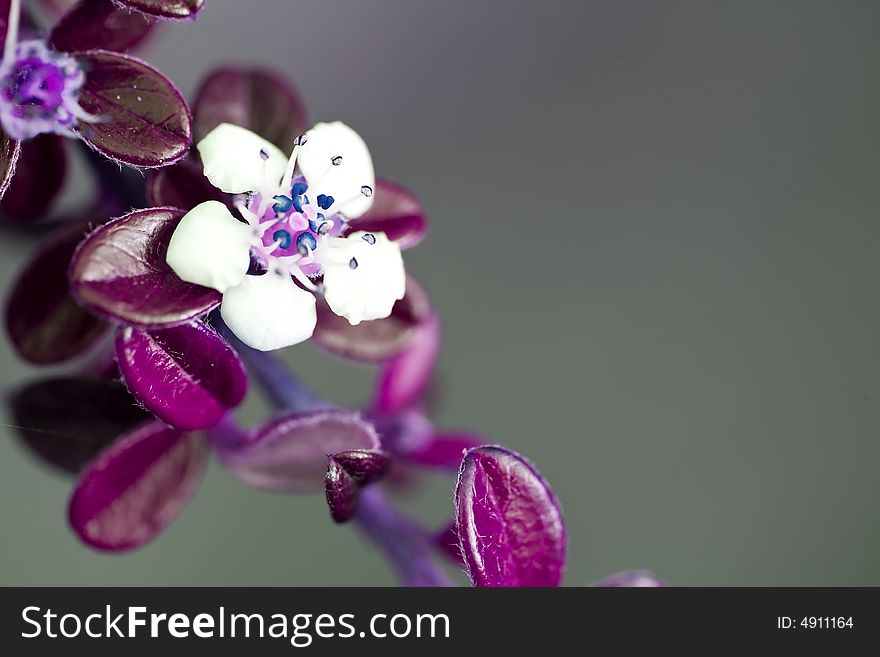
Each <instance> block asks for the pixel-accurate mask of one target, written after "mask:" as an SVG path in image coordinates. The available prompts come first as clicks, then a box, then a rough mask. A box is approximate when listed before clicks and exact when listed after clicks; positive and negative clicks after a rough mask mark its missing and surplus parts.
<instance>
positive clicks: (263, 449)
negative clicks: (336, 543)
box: [218, 411, 379, 493]
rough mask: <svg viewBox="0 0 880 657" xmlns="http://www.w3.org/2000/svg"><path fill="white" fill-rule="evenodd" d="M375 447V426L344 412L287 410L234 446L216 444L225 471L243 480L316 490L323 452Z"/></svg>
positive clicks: (268, 487) (321, 474)
mask: <svg viewBox="0 0 880 657" xmlns="http://www.w3.org/2000/svg"><path fill="white" fill-rule="evenodd" d="M378 448H379V438H378V436H377V435H376V431H375V429H373V426H372V425H371V424H370V423H368V422H365V421H364V420H362V419H361V418H360V417H359V416H358V415H356V414H353V413H346V412H343V411H315V412H311V413H288V414H284V415H282V416H280V417H277V418H275V419H274V420H272V421H271V422H269V423H268V424H266V425H265V426H264V427H262V428H260V429H258V430H257V431H256V432H254V434H253V435H252V436H251V440H250V441H249V443H248V444H246V445H244V446H241V447H237V448H223V447H218V454H219V456H220V458H221V460H222V461H223V463H224V464H225V465H226V467H228V468H229V470H230V471H231V472H232V473H233V474H234V475H235V476H236V477H238V478H239V479H240V480H241V481H243V482H244V483H246V484H248V485H250V486H254V487H256V488H261V489H264V490H270V491H281V492H292V493H310V492H317V491H320V490H321V489H322V487H323V485H324V475H325V473H326V471H327V455H328V454H337V453H339V452H345V451H349V450H357V449H367V450H376V449H378Z"/></svg>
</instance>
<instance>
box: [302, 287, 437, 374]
mask: <svg viewBox="0 0 880 657" xmlns="http://www.w3.org/2000/svg"><path fill="white" fill-rule="evenodd" d="M432 321H434V320H433V309H432V308H431V302H430V300H429V299H428V295H427V293H426V292H425V290H424V288H423V287H422V286H421V285H419V283H418V281H416V280H415V279H414V278H413V277H412V276H407V279H406V295H405V296H404V297H403V299H401V300H400V301H398V302H396V303H395V304H394V307H393V308H392V309H391V314H390V315H389V316H388V317H386V318H384V319H376V320H373V321H370V322H361V323H360V324H357V325H356V326H352V325H351V324H349V322H348V320H347V319H345V318H344V317H340V316H339V315H337V314H336V313H334V312H333V311H332V310H330V307H329V306H328V305H327V302H326V301H324V300H323V299H322V298H320V297H319V298H318V323H317V325H316V326H315V332H314V335H313V336H312V339H313V340H314V341H315V342H316V343H317V344H318V345H319V346H320V347H322V348H323V349H325V350H326V351H329V352H330V353H332V354H335V355H336V356H340V357H342V358H347V359H349V360H354V361H357V362H363V363H381V362H383V361H387V360H388V359H389V358H392V357H394V356H396V355H398V354H401V353H402V352H404V351H405V350H407V349H408V348H410V347H411V346H412V345H413V344H414V342H415V340H417V339H421V338H422V333H421V328H422V326H423V325H426V324H428V323H430V322H432Z"/></svg>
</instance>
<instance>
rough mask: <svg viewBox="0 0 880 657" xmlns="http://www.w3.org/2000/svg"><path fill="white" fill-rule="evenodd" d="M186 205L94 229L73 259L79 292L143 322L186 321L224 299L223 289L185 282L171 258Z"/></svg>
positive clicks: (113, 313) (102, 307)
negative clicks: (171, 243)
mask: <svg viewBox="0 0 880 657" xmlns="http://www.w3.org/2000/svg"><path fill="white" fill-rule="evenodd" d="M184 214H185V212H184V211H182V210H175V209H172V208H150V209H148V210H138V211H136V212H132V213H130V214H127V215H125V216H122V217H119V218H118V219H114V220H113V221H111V222H109V223H107V224H104V225H103V226H101V227H100V228H98V229H97V230H95V231H94V232H92V233H91V234H90V235H89V236H88V237H86V239H85V240H83V242H82V244H80V246H79V248H78V249H77V251H76V254H75V255H74V257H73V261H72V262H71V264H70V272H69V279H70V286H71V289H72V290H73V294H74V296H76V298H77V299H78V300H79V301H80V302H81V303H83V304H84V305H86V306H87V307H88V308H89V309H91V310H92V311H93V312H95V313H97V314H99V315H102V316H104V317H110V318H112V319H117V320H120V321H123V322H126V323H129V324H134V325H136V326H141V327H159V328H164V327H167V326H173V325H176V324H184V323H186V322H188V321H189V320H191V319H193V318H195V317H198V316H200V315H204V314H205V313H207V312H208V311H210V310H212V309H213V308H216V307H217V306H218V305H220V300H221V297H220V293H219V292H217V291H215V290H211V289H209V288H206V287H202V286H200V285H193V284H191V283H185V282H184V281H182V280H180V279H179V278H178V277H177V274H175V273H174V272H173V271H172V270H171V268H170V267H169V266H168V264H167V263H166V262H165V254H166V252H167V250H168V242H169V241H170V239H171V235H172V233H173V232H174V229H175V228H176V227H177V224H178V223H179V222H180V220H181V218H182V217H183V215H184Z"/></svg>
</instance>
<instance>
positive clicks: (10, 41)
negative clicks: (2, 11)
mask: <svg viewBox="0 0 880 657" xmlns="http://www.w3.org/2000/svg"><path fill="white" fill-rule="evenodd" d="M20 20H21V0H12V1H11V2H10V3H9V20H8V21H7V27H6V43H5V45H4V47H3V64H8V63H9V62H11V61H12V60H13V59H14V58H15V48H16V47H17V46H18V25H19V21H20Z"/></svg>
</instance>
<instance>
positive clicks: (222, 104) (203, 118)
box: [193, 68, 309, 152]
mask: <svg viewBox="0 0 880 657" xmlns="http://www.w3.org/2000/svg"><path fill="white" fill-rule="evenodd" d="M193 114H194V116H195V124H194V127H193V130H194V133H195V140H196V142H198V141H200V140H201V139H202V138H203V137H204V136H205V135H207V134H208V133H209V132H211V130H213V129H214V128H216V127H217V126H218V125H220V124H221V123H232V124H234V125H238V126H241V127H243V128H247V129H248V130H251V131H253V132H255V133H257V134H258V135H260V136H261V137H263V138H264V139H267V140H269V141H270V142H272V143H273V144H275V145H276V146H278V148H280V149H281V150H282V151H285V152H288V151H290V150H291V149H292V148H293V141H294V139H296V138H297V137H299V136H300V135H301V134H303V133H304V132H305V131H306V130H307V129H308V127H309V126H308V124H307V123H306V110H305V106H304V105H303V102H302V100H300V97H299V94H298V93H297V92H296V89H294V88H293V86H291V85H290V84H289V83H288V82H287V80H285V79H284V78H282V77H280V76H278V75H276V74H275V73H273V72H271V71H268V70H263V69H240V68H221V69H218V70H216V71H214V72H213V73H212V74H211V75H210V76H209V77H208V78H207V79H206V80H205V81H204V82H203V83H202V86H201V88H200V89H199V91H198V94H197V95H196V100H195V103H193Z"/></svg>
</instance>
